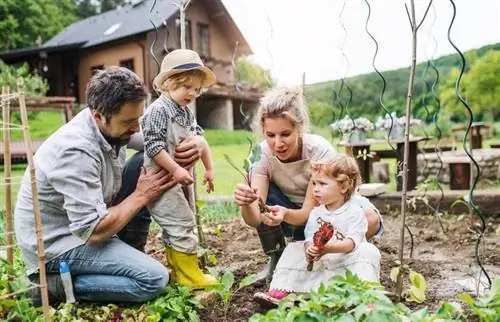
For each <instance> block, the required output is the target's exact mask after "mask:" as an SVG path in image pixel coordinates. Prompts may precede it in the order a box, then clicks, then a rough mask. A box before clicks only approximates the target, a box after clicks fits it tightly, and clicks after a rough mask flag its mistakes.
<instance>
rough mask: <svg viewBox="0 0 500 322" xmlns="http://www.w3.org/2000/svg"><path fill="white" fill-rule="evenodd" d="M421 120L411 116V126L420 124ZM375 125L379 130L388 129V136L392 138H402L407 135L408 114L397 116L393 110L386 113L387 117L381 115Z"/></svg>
mask: <svg viewBox="0 0 500 322" xmlns="http://www.w3.org/2000/svg"><path fill="white" fill-rule="evenodd" d="M420 123H421V120H419V119H415V118H410V128H411V127H413V126H418V125H420ZM375 126H376V128H377V129H378V130H383V131H387V133H388V137H389V139H391V140H394V139H402V138H404V135H405V126H406V116H404V115H403V116H401V117H397V116H396V113H395V112H393V113H391V114H390V115H389V114H385V117H383V118H382V117H379V118H378V120H377V122H376V123H375Z"/></svg>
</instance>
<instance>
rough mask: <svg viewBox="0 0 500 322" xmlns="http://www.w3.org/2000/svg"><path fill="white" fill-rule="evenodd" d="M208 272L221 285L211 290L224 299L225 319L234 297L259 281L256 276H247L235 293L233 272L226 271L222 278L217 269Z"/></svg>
mask: <svg viewBox="0 0 500 322" xmlns="http://www.w3.org/2000/svg"><path fill="white" fill-rule="evenodd" d="M208 271H209V272H210V274H211V275H212V276H214V277H215V278H217V279H218V280H219V284H217V285H214V286H212V287H211V288H210V290H213V291H215V292H216V293H217V294H219V296H220V298H221V299H222V303H223V305H224V317H226V315H227V311H228V309H229V304H230V303H231V299H232V298H233V297H234V295H235V294H236V293H237V292H239V291H240V290H241V289H243V288H244V287H247V286H249V285H251V284H253V283H254V282H255V281H256V280H257V275H256V274H252V275H248V276H245V278H243V279H242V280H241V281H240V283H239V284H238V287H236V289H234V291H233V286H234V281H235V280H234V274H233V272H231V271H226V272H225V273H224V274H223V275H222V276H220V273H219V271H217V270H216V269H213V268H208Z"/></svg>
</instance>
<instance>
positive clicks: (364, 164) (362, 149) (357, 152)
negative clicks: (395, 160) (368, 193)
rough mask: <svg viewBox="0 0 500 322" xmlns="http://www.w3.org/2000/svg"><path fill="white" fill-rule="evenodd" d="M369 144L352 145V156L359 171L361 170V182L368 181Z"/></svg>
mask: <svg viewBox="0 0 500 322" xmlns="http://www.w3.org/2000/svg"><path fill="white" fill-rule="evenodd" d="M369 154H370V145H360V146H353V147H352V156H353V157H354V158H355V159H356V162H357V163H358V167H359V171H360V172H361V179H362V180H363V183H369V182H370V163H371V162H370V158H369V157H368V155H369Z"/></svg>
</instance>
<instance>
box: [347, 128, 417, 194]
mask: <svg viewBox="0 0 500 322" xmlns="http://www.w3.org/2000/svg"><path fill="white" fill-rule="evenodd" d="M423 140H426V138H425V137H410V140H409V143H410V151H409V152H410V154H409V158H408V182H407V191H410V190H414V189H415V187H416V186H417V154H418V149H417V146H418V142H420V141H423ZM389 142H390V143H391V144H392V145H393V146H394V145H395V147H396V160H397V172H396V173H399V172H401V170H402V168H401V167H402V165H403V160H404V146H405V143H404V139H394V140H390V141H389ZM384 143H388V141H387V140H381V139H367V140H363V141H359V142H352V143H350V142H347V141H341V142H340V143H339V145H340V146H344V147H345V148H346V153H347V154H349V155H351V156H353V157H355V158H356V160H357V162H358V166H359V169H360V171H361V178H362V179H363V182H365V183H368V182H370V167H371V157H363V156H365V155H368V154H370V146H371V145H374V144H384ZM396 186H397V190H398V191H401V190H402V187H403V177H401V176H399V175H396Z"/></svg>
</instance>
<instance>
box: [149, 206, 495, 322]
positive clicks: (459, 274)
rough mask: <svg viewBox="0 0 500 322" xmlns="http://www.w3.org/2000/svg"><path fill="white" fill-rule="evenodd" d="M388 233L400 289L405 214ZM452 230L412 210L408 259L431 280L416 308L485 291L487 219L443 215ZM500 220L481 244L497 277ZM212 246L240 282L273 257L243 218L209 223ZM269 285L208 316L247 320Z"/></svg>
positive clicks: (210, 309) (156, 249) (390, 223)
mask: <svg viewBox="0 0 500 322" xmlns="http://www.w3.org/2000/svg"><path fill="white" fill-rule="evenodd" d="M384 222H385V233H384V235H383V236H382V238H380V239H379V240H377V241H375V244H376V245H377V247H378V248H379V249H380V252H381V254H382V265H381V283H382V285H384V286H385V287H386V289H387V290H389V291H394V283H393V282H392V281H391V280H390V277H389V274H390V271H391V269H392V268H393V267H394V266H396V264H395V263H396V260H397V259H398V252H399V244H400V243H399V240H400V228H399V227H400V225H401V219H400V217H399V216H385V217H384ZM442 222H443V226H444V228H445V230H446V232H443V231H442V229H441V226H440V224H439V223H438V221H437V219H436V218H435V217H433V216H417V215H409V216H408V218H407V226H408V228H409V229H410V231H411V233H412V235H413V244H414V247H413V253H412V258H411V259H409V255H410V249H411V247H410V246H411V242H410V240H411V238H410V236H409V234H408V231H405V236H406V239H405V240H406V243H405V247H404V249H405V258H406V259H407V260H406V262H407V263H408V264H409V266H410V268H411V269H412V270H414V271H416V272H418V273H421V274H422V275H423V276H424V277H425V279H426V281H427V287H428V291H427V298H426V301H425V302H424V303H423V304H415V303H411V302H407V303H405V304H406V305H408V306H409V307H412V308H420V307H423V306H428V307H429V308H431V309H433V308H435V307H436V306H437V304H438V303H439V302H440V301H442V300H451V301H454V300H456V295H457V294H459V293H462V292H468V293H471V294H475V293H476V291H477V290H478V289H479V290H480V292H481V291H482V290H484V285H485V284H486V283H485V281H486V279H485V277H484V275H481V280H482V283H479V286H478V283H477V282H476V281H477V280H478V278H479V277H480V275H479V272H480V270H479V266H478V265H477V264H476V258H475V256H474V249H475V244H476V240H477V231H478V230H477V227H478V226H480V224H481V221H479V220H477V219H472V218H471V217H467V216H465V217H457V216H453V217H448V218H443V219H442ZM499 223H500V220H499V219H489V220H488V221H487V224H486V233H485V235H484V237H483V242H482V243H481V245H482V246H481V250H482V251H481V253H482V262H483V264H484V266H485V268H486V271H487V272H488V274H489V276H490V277H491V278H493V277H500V247H498V244H499V240H500V237H499V236H498V235H497V234H496V232H495V230H496V229H497V228H498V224H499ZM204 231H205V237H206V239H207V244H208V248H209V249H210V251H211V253H212V254H214V255H215V257H216V258H217V261H218V263H217V265H216V268H217V269H220V270H222V271H226V270H231V271H233V273H234V275H235V278H236V282H235V285H237V284H238V283H239V281H240V280H241V279H242V278H244V277H245V276H247V275H250V274H255V273H257V272H259V271H260V269H261V268H262V267H263V265H264V264H265V263H266V261H267V258H266V256H265V255H264V254H263V252H262V250H261V247H260V243H259V239H258V236H257V233H256V230H255V229H253V228H250V227H248V226H247V225H245V224H244V223H243V222H242V221H240V220H239V219H238V220H234V221H231V222H225V223H219V224H214V225H211V226H207V227H205V228H204ZM162 249H163V247H162V245H161V235H160V234H154V235H153V234H152V235H151V236H150V240H149V243H148V248H147V251H148V253H150V254H151V255H152V256H154V257H155V258H157V259H159V260H163V258H162V257H163V254H162V253H163V252H162ZM265 290H266V285H252V286H249V287H246V288H244V289H242V290H240V291H238V292H237V293H236V294H235V295H234V297H233V298H232V300H231V303H230V306H229V309H228V311H227V312H224V306H223V305H222V301H221V300H220V299H219V298H217V300H215V301H213V302H212V303H210V304H208V305H205V307H204V308H203V309H202V310H201V311H200V318H201V320H202V321H217V322H221V321H232V322H236V321H247V320H248V318H249V317H250V316H252V315H253V314H254V313H257V312H264V310H263V309H262V308H261V307H260V306H259V305H258V304H257V303H255V302H254V301H253V300H252V296H253V294H254V293H255V292H258V291H265Z"/></svg>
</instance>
